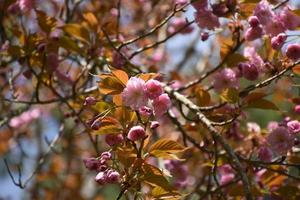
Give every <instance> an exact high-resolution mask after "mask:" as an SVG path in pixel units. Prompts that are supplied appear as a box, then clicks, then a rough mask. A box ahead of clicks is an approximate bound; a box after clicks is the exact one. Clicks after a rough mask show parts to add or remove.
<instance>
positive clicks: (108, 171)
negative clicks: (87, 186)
mask: <svg viewBox="0 0 300 200" xmlns="http://www.w3.org/2000/svg"><path fill="white" fill-rule="evenodd" d="M111 158H112V155H111V153H110V152H107V151H106V152H103V153H102V154H101V156H100V157H99V158H85V159H83V163H84V165H85V167H86V168H87V169H89V170H92V171H97V172H98V174H97V175H96V177H95V181H96V182H97V183H99V184H100V185H104V184H108V183H118V182H119V181H120V174H119V172H117V171H116V170H114V169H112V168H110V167H109V165H108V162H109V161H110V160H111Z"/></svg>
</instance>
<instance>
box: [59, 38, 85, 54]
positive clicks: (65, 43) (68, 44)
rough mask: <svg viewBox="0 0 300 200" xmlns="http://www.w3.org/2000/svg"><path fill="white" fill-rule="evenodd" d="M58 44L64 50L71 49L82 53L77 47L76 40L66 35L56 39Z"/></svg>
mask: <svg viewBox="0 0 300 200" xmlns="http://www.w3.org/2000/svg"><path fill="white" fill-rule="evenodd" d="M58 44H59V46H61V47H62V48H64V49H65V50H68V51H73V52H75V53H78V54H82V53H83V51H82V50H81V49H80V48H79V47H78V45H77V44H76V42H74V41H73V40H71V39H70V38H69V37H66V36H63V37H60V38H59V41H58Z"/></svg>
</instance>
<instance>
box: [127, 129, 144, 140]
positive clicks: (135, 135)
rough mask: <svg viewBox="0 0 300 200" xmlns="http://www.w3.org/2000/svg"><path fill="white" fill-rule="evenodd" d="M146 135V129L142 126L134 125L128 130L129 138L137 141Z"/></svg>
mask: <svg viewBox="0 0 300 200" xmlns="http://www.w3.org/2000/svg"><path fill="white" fill-rule="evenodd" d="M145 135H146V132H145V129H144V128H143V127H141V126H134V127H132V128H131V129H130V130H129V132H128V135H127V137H128V139H129V140H131V141H137V140H140V139H143V138H144V137H145Z"/></svg>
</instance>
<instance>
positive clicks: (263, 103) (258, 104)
mask: <svg viewBox="0 0 300 200" xmlns="http://www.w3.org/2000/svg"><path fill="white" fill-rule="evenodd" d="M246 108H259V109H265V110H279V109H278V107H277V106H276V105H275V104H274V103H273V102H271V101H269V100H266V99H259V100H256V101H253V102H251V103H249V104H248V105H247V106H246Z"/></svg>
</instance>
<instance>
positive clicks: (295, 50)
mask: <svg viewBox="0 0 300 200" xmlns="http://www.w3.org/2000/svg"><path fill="white" fill-rule="evenodd" d="M286 56H287V57H288V58H289V59H291V60H292V61H297V60H298V59H299V58H300V45H299V44H290V45H289V46H288V47H287V50H286Z"/></svg>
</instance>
